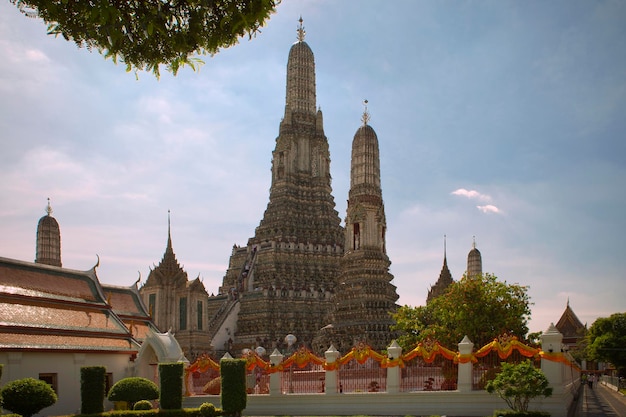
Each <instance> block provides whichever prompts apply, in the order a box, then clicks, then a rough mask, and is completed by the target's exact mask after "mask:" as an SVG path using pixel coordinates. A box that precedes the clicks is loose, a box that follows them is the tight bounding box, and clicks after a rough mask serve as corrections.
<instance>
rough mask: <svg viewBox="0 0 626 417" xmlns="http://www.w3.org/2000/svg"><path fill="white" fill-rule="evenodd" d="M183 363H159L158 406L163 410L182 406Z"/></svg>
mask: <svg viewBox="0 0 626 417" xmlns="http://www.w3.org/2000/svg"><path fill="white" fill-rule="evenodd" d="M183 373H184V368H183V363H182V362H177V363H160V364H159V379H160V381H161V397H160V402H159V403H160V407H161V408H162V409H164V410H178V409H180V408H183Z"/></svg>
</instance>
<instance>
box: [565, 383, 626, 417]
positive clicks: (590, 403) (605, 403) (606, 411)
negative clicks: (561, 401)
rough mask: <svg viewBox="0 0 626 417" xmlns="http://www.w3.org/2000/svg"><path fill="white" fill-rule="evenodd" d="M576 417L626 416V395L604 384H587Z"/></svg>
mask: <svg viewBox="0 0 626 417" xmlns="http://www.w3.org/2000/svg"><path fill="white" fill-rule="evenodd" d="M576 417H626V397H624V396H623V395H621V394H620V393H618V392H616V391H613V390H611V389H609V388H607V387H605V386H604V385H602V384H596V385H595V386H594V387H593V389H591V388H589V386H587V385H585V386H584V387H583V394H582V398H580V399H579V403H578V408H577V410H576Z"/></svg>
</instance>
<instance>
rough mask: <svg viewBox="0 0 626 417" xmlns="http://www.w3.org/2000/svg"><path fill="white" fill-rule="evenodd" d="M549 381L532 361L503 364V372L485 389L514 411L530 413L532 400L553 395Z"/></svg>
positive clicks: (488, 383)
mask: <svg viewBox="0 0 626 417" xmlns="http://www.w3.org/2000/svg"><path fill="white" fill-rule="evenodd" d="M549 385H550V384H549V382H548V379H547V378H546V376H545V375H544V374H543V372H541V370H540V369H537V368H535V367H534V366H533V364H532V362H531V361H530V360H528V359H527V360H525V361H524V362H520V363H518V364H512V363H507V362H502V370H501V371H500V373H499V374H498V375H497V376H496V377H495V378H494V379H493V380H491V381H489V382H487V385H486V386H485V389H486V390H487V392H489V393H492V394H493V393H496V394H497V395H498V396H499V397H500V398H502V399H503V400H504V401H505V402H506V404H507V405H508V406H509V407H510V408H511V409H512V410H514V411H517V412H525V411H528V404H529V403H530V400H531V399H533V398H535V397H539V396H543V397H549V396H551V395H552V388H551V387H550V386H549Z"/></svg>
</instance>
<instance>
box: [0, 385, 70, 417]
mask: <svg viewBox="0 0 626 417" xmlns="http://www.w3.org/2000/svg"><path fill="white" fill-rule="evenodd" d="M2 399H3V401H2V407H3V408H4V409H6V410H10V411H13V412H14V413H17V414H20V415H21V416H23V417H31V416H32V415H34V414H37V413H38V412H40V411H41V410H43V409H44V408H46V407H50V406H51V405H53V404H54V403H56V402H57V399H58V398H57V395H56V393H55V392H54V390H53V389H52V387H51V386H50V385H48V384H47V383H45V382H44V381H41V380H39V379H34V378H24V379H18V380H15V381H11V382H9V383H8V384H6V385H5V386H4V387H3V388H2Z"/></svg>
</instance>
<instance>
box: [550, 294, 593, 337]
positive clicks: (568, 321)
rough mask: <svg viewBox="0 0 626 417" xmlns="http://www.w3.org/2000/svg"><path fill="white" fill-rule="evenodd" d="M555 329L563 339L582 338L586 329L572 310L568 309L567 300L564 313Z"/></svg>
mask: <svg viewBox="0 0 626 417" xmlns="http://www.w3.org/2000/svg"><path fill="white" fill-rule="evenodd" d="M555 327H556V328H557V329H558V330H559V332H561V334H563V337H582V336H583V333H584V329H586V326H585V325H584V324H582V322H581V321H580V320H579V319H578V317H577V316H576V313H574V310H572V308H571V307H570V305H569V300H567V306H566V307H565V311H564V312H563V314H562V315H561V318H560V319H559V321H558V322H557V323H556V325H555Z"/></svg>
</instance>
